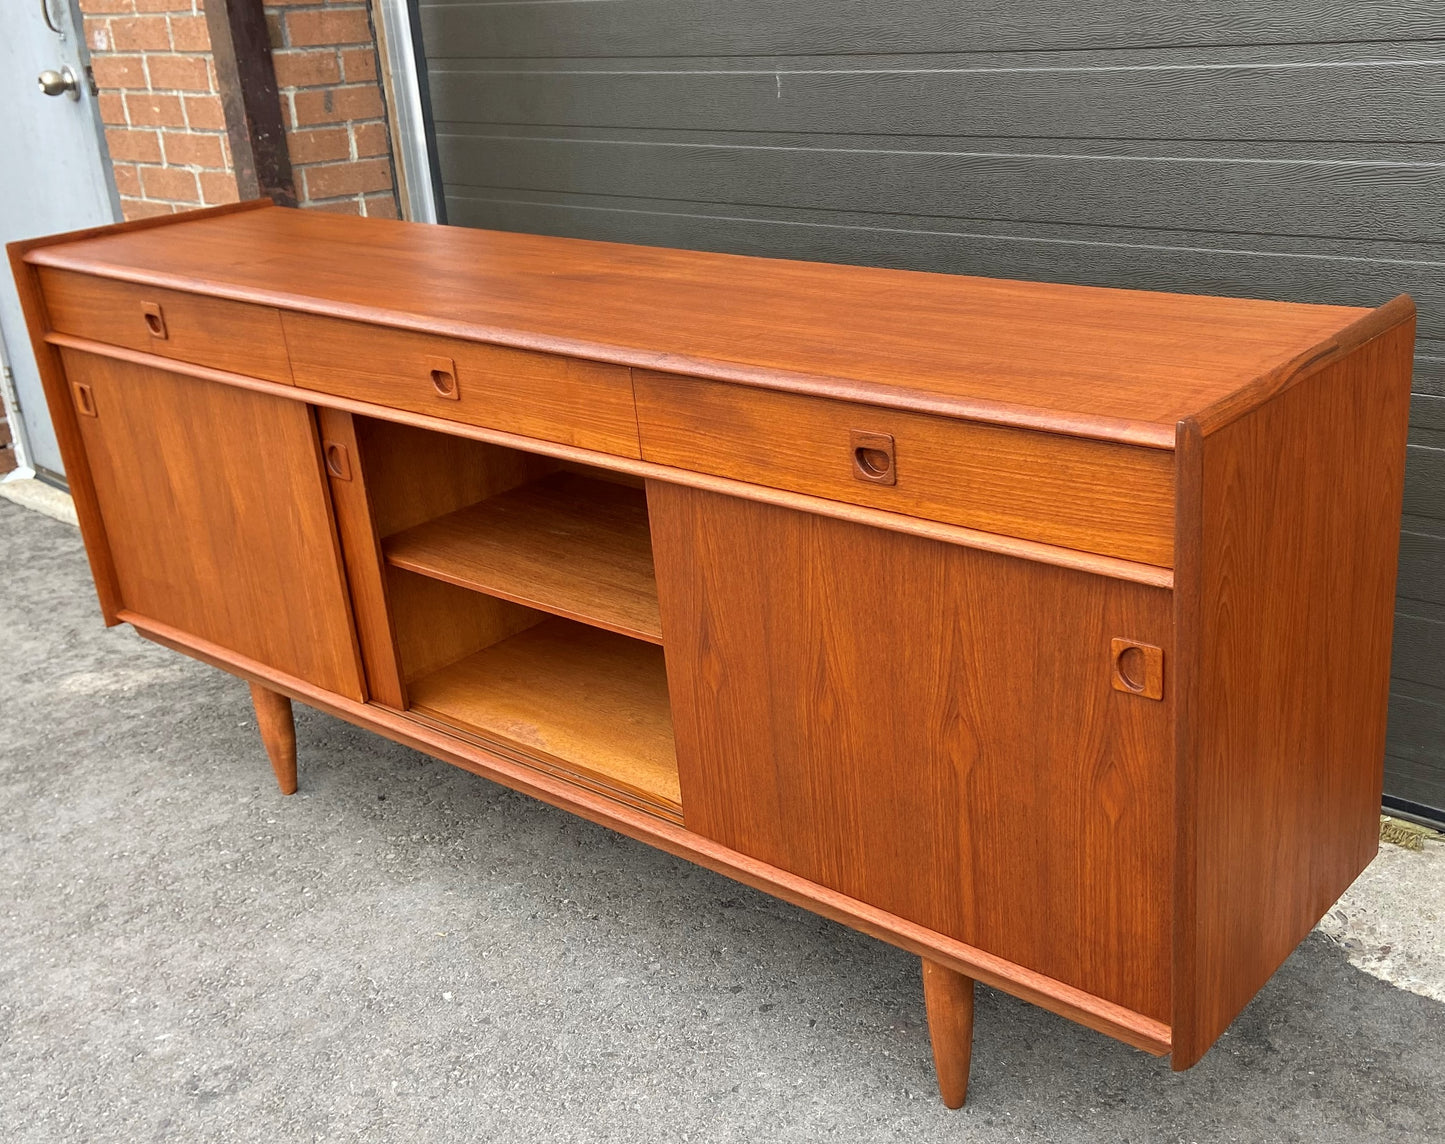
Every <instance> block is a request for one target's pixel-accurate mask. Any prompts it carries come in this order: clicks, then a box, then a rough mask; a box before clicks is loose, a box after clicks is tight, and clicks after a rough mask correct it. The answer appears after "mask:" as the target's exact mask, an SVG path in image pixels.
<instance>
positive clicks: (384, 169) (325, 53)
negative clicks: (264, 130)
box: [265, 0, 397, 218]
mask: <svg viewBox="0 0 1445 1144" xmlns="http://www.w3.org/2000/svg"><path fill="white" fill-rule="evenodd" d="M265 2H266V20H267V23H268V25H269V26H270V31H271V48H272V50H271V60H272V62H273V63H274V64H275V67H276V84H277V87H278V88H279V89H280V95H281V117H282V121H283V122H284V123H285V125H286V142H287V148H288V150H289V151H290V154H291V169H292V173H293V174H294V175H295V178H296V198H297V201H298V202H299V203H301V204H302V205H303V206H314V207H318V208H320V209H322V210H332V211H345V212H347V213H350V214H365V215H381V216H383V217H386V218H395V217H396V215H397V209H396V183H395V175H394V172H393V170H392V161H391V138H390V134H389V132H388V129H387V123H386V101H385V99H384V98H383V95H382V90H381V81H380V79H379V77H378V73H377V61H376V36H375V33H374V31H373V30H372V24H371V13H370V10H369V8H368V6H367V5H366V4H361V3H357V2H356V0H335V2H325V3H317V2H316V0H265Z"/></svg>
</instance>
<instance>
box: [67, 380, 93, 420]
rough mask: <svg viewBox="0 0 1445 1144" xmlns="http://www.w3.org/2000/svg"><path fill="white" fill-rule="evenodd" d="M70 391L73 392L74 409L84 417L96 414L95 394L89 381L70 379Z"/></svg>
mask: <svg viewBox="0 0 1445 1144" xmlns="http://www.w3.org/2000/svg"><path fill="white" fill-rule="evenodd" d="M70 391H71V393H73V394H75V409H76V412H78V413H80V414H81V415H83V416H85V417H94V416H96V411H95V394H94V393H93V392H91V388H90V383H89V382H84V381H72V382H71V383H70Z"/></svg>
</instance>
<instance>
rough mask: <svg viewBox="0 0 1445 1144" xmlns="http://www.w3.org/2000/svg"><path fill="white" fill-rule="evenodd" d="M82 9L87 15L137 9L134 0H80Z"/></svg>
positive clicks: (127, 11)
mask: <svg viewBox="0 0 1445 1144" xmlns="http://www.w3.org/2000/svg"><path fill="white" fill-rule="evenodd" d="M80 11H81V12H82V14H84V15H86V16H91V15H107V16H108V15H113V14H115V13H122V14H125V13H129V12H134V11H135V3H134V0H80Z"/></svg>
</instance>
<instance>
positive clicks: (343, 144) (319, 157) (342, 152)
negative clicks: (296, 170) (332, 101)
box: [286, 127, 351, 166]
mask: <svg viewBox="0 0 1445 1144" xmlns="http://www.w3.org/2000/svg"><path fill="white" fill-rule="evenodd" d="M286 150H287V151H288V152H290V155H291V162H293V163H295V164H297V165H298V166H299V165H300V164H302V163H328V162H334V161H335V160H337V159H349V158H351V140H350V138H348V136H347V134H346V128H345V127H318V128H315V129H313V130H310V131H293V132H291V133H290V134H289V135H287V137H286Z"/></svg>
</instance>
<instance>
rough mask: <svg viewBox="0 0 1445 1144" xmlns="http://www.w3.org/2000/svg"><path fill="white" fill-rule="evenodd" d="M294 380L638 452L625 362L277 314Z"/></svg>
mask: <svg viewBox="0 0 1445 1144" xmlns="http://www.w3.org/2000/svg"><path fill="white" fill-rule="evenodd" d="M282 322H283V324H284V327H285V330H286V339H287V341H288V342H289V343H290V346H291V366H292V369H293V371H294V373H295V375H296V384H297V385H300V386H304V387H305V388H307V389H317V390H320V391H321V392H323V393H335V394H339V395H340V396H342V397H354V398H356V399H357V400H359V401H371V402H375V403H376V404H377V405H385V406H389V407H391V408H394V409H408V410H410V411H412V412H413V413H427V414H430V415H431V416H433V417H445V418H447V419H448V420H451V421H463V422H465V423H467V424H468V425H481V426H485V427H486V428H488V429H497V430H500V431H502V432H504V433H517V434H520V435H521V436H523V437H535V438H537V439H539V440H543V441H556V442H558V443H560V444H563V445H575V446H577V447H578V448H583V449H596V450H598V451H599V452H603V453H614V454H617V455H618V456H623V457H639V456H641V451H640V450H639V448H638V444H637V414H636V410H635V409H634V406H633V401H632V376H631V371H630V370H628V369H627V368H626V367H625V366H616V365H607V364H604V363H602V362H591V361H582V360H579V359H576V358H567V357H562V356H560V355H556V354H543V353H533V352H531V351H529V350H517V349H510V348H508V347H505V346H493V345H485V344H483V343H481V342H467V341H461V340H460V339H456V338H443V337H436V336H434V335H431V334H419V333H413V332H412V331H410V330H396V329H389V328H387V327H384V326H370V325H366V324H364V323H361V322H348V321H344V320H342V319H338V318H324V317H318V316H316V315H314V314H296V313H289V312H288V313H286V314H283V315H282Z"/></svg>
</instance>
